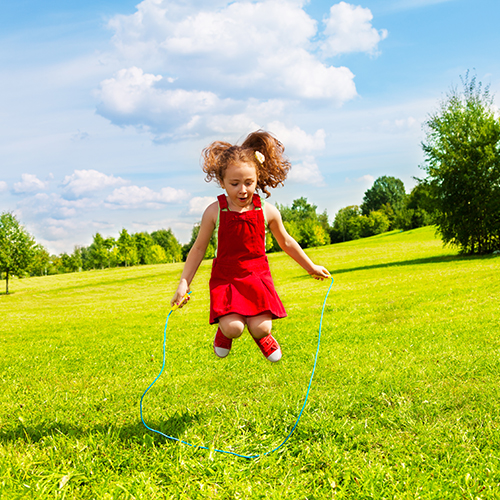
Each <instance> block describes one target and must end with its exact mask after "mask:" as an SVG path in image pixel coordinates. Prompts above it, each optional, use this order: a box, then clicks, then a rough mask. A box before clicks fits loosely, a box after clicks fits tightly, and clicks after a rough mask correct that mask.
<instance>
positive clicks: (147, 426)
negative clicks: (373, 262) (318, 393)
mask: <svg viewBox="0 0 500 500" xmlns="http://www.w3.org/2000/svg"><path fill="white" fill-rule="evenodd" d="M330 278H331V280H332V281H331V282H330V286H329V287H328V290H327V292H326V295H325V300H324V301H323V308H322V309H321V318H320V321H319V329H318V345H317V348H316V355H315V356H314V365H313V369H312V373H311V378H310V379H309V385H308V386H307V391H306V397H305V399H304V404H303V405H302V409H301V410H300V413H299V416H298V417H297V420H296V422H295V424H294V426H293V427H292V430H291V431H290V432H289V434H288V436H287V437H286V438H285V439H284V440H283V442H282V443H281V444H280V445H279V446H277V447H276V448H273V449H272V450H270V451H266V452H265V453H260V454H258V455H242V454H240V453H235V452H234V451H226V450H218V449H216V448H213V451H216V452H217V453H225V454H226V455H234V456H235V457H240V458H247V459H254V458H259V457H263V456H266V455H269V454H271V453H274V452H275V451H277V450H279V449H280V448H281V447H283V446H284V445H285V443H286V442H287V441H288V439H290V436H291V435H292V434H293V432H294V431H295V428H296V427H297V425H298V424H299V421H300V417H302V413H303V412H304V408H305V407H306V404H307V398H308V397H309V391H310V390H311V384H312V381H313V377H314V371H315V370H316V364H317V362H318V354H319V346H320V343H321V328H322V326H323V316H324V314H325V307H326V301H327V299H328V294H329V293H330V290H331V289H332V286H333V278H332V277H331V276H330ZM190 294H191V292H189V293H186V295H184V297H183V299H182V300H181V302H180V304H182V303H183V302H184V301H185V300H186V299H187V298H188V296H189V295H190ZM178 308H179V305H178V304H174V305H173V306H172V309H170V312H169V313H168V315H167V319H166V321H165V328H164V329H163V364H162V366H161V370H160V373H159V374H158V376H157V377H156V378H155V379H154V380H153V382H152V383H151V384H150V386H149V387H148V388H147V389H146V390H145V391H144V394H143V395H142V396H141V403H140V412H141V420H142V423H143V424H144V427H146V429H148V430H150V431H151V432H155V433H156V434H159V435H160V436H163V437H165V438H167V439H170V440H172V441H177V442H179V443H182V444H185V445H187V446H191V447H193V448H198V449H200V450H209V451H210V448H209V447H208V446H201V445H197V444H191V443H188V442H186V441H183V440H182V439H179V438H176V437H174V436H168V435H167V434H164V433H163V432H161V431H159V430H156V429H153V428H151V427H149V425H148V424H146V422H145V421H144V418H143V416H142V401H143V399H144V396H146V394H147V392H148V391H149V389H151V387H153V385H155V383H156V381H157V380H158V379H159V378H160V377H161V375H162V373H163V370H164V369H165V351H166V345H167V326H168V320H169V318H170V315H171V314H172V313H173V312H174V311H175V310H176V309H178Z"/></svg>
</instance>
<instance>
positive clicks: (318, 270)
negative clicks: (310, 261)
mask: <svg viewBox="0 0 500 500" xmlns="http://www.w3.org/2000/svg"><path fill="white" fill-rule="evenodd" d="M309 274H310V275H311V276H312V277H313V278H314V279H315V280H321V281H323V280H326V279H328V278H331V277H332V276H331V274H330V273H329V272H328V269H326V268H325V267H323V266H316V265H315V266H314V269H313V270H312V271H311V272H310V273H309Z"/></svg>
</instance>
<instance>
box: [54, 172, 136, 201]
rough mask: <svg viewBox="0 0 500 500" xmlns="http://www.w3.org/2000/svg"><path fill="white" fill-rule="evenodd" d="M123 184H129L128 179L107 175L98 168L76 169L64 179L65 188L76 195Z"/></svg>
mask: <svg viewBox="0 0 500 500" xmlns="http://www.w3.org/2000/svg"><path fill="white" fill-rule="evenodd" d="M123 184H127V181H126V180H124V179H122V178H121V177H115V176H113V175H106V174H103V173H102V172H98V171H97V170H75V171H74V172H73V173H72V174H71V175H67V176H66V177H64V180H63V186H64V187H65V190H66V191H67V192H69V193H72V194H73V195H75V196H82V195H84V194H86V195H92V194H95V192H96V191H101V190H102V189H105V188H109V187H114V186H121V185H123Z"/></svg>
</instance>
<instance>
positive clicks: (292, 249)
mask: <svg viewBox="0 0 500 500" xmlns="http://www.w3.org/2000/svg"><path fill="white" fill-rule="evenodd" d="M264 210H265V211H266V218H267V223H268V225H269V229H270V230H271V232H272V233H273V236H274V237H275V238H276V241H277V242H278V245H279V246H280V247H281V249H282V250H283V251H284V252H285V253H287V254H288V255H289V256H290V257H291V258H292V259H293V260H294V261H295V262H297V264H299V265H300V266H302V267H303V268H304V269H305V270H306V271H307V272H308V273H309V274H310V275H311V276H313V277H314V278H316V279H320V280H323V279H325V278H329V277H330V273H329V272H328V270H327V269H326V268H324V267H323V266H318V265H316V264H314V262H313V261H312V260H311V259H310V258H309V257H308V256H307V255H306V254H305V252H304V250H302V248H300V245H299V244H298V243H297V242H296V241H295V240H294V239H293V238H292V237H291V236H290V235H289V234H288V232H287V230H286V229H285V226H284V225H283V220H282V219H281V214H280V213H279V210H278V209H277V208H276V207H274V206H273V205H271V204H270V203H266V204H265V205H264Z"/></svg>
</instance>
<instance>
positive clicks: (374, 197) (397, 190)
mask: <svg viewBox="0 0 500 500" xmlns="http://www.w3.org/2000/svg"><path fill="white" fill-rule="evenodd" d="M405 198H406V191H405V185H404V184H403V181H402V180H401V179H398V178H396V177H390V176H386V175H384V176H382V177H379V178H378V179H376V180H375V182H374V183H373V186H372V187H371V188H370V189H368V190H367V191H365V195H364V196H363V203H362V204H361V207H360V208H361V213H362V215H370V212H373V211H375V210H380V209H381V208H382V206H383V205H390V206H391V207H392V209H393V210H394V212H396V213H397V212H398V211H399V210H401V209H402V208H403V207H404V201H405Z"/></svg>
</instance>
